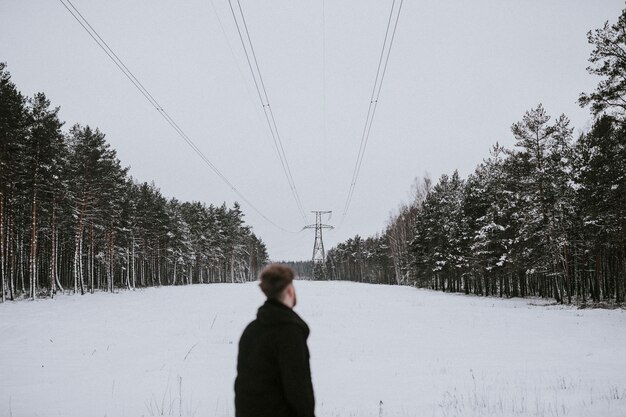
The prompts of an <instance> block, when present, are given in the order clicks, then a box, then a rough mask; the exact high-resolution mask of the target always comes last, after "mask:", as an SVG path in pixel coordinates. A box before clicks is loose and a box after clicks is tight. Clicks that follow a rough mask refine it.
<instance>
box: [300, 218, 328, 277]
mask: <svg viewBox="0 0 626 417" xmlns="http://www.w3.org/2000/svg"><path fill="white" fill-rule="evenodd" d="M311 213H315V224H310V225H308V226H304V227H303V229H315V243H314V244H313V258H312V260H313V279H325V278H326V277H327V271H326V252H325V251H324V241H323V240H322V230H323V229H334V227H333V226H331V225H329V224H323V223H322V215H323V214H328V215H330V214H331V213H332V211H312V212H311Z"/></svg>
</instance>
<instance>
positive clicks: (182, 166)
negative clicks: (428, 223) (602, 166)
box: [0, 0, 624, 260]
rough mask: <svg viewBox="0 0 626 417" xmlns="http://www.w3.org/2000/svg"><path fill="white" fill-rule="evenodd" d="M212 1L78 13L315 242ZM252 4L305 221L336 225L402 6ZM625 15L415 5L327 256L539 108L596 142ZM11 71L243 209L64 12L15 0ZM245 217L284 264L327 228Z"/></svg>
mask: <svg viewBox="0 0 626 417" xmlns="http://www.w3.org/2000/svg"><path fill="white" fill-rule="evenodd" d="M212 1H213V3H212ZM212 1H211V0H202V1H196V0H190V1H180V0H107V1H95V0H73V3H74V5H75V6H76V7H77V8H78V9H79V10H80V11H81V13H82V14H83V15H84V16H85V17H86V18H87V19H88V20H89V22H90V23H91V24H92V26H93V27H94V28H95V29H96V30H98V31H99V33H100V35H101V36H102V37H103V38H104V39H105V40H106V41H107V43H108V44H109V45H110V46H111V47H112V48H113V49H114V50H115V51H116V53H117V54H118V55H119V56H120V57H121V58H122V59H123V60H124V62H125V63H126V65H127V66H128V67H129V68H130V69H131V70H132V71H133V72H134V73H135V75H136V76H137V77H138V78H139V80H140V81H141V82H142V83H143V84H144V85H145V86H146V87H147V88H148V90H149V91H150V92H151V93H152V95H153V96H154V97H155V98H156V99H157V100H158V101H159V102H160V103H161V104H162V105H163V107H164V108H165V109H166V110H167V111H168V112H169V113H170V115H171V116H172V117H173V118H174V119H175V120H176V121H177V122H178V124H179V125H180V126H181V127H182V128H183V129H184V130H185V131H186V132H187V134H188V135H189V136H190V137H191V138H192V140H194V141H195V143H196V144H197V145H198V147H199V148H200V149H202V151H203V152H204V153H205V154H206V155H207V156H208V157H209V159H210V160H211V161H212V162H213V163H214V164H215V165H216V166H217V167H218V168H219V169H220V170H221V171H222V173H223V174H224V175H225V176H226V177H227V178H228V179H229V180H230V181H231V182H232V183H233V184H234V185H235V187H237V188H238V190H239V191H240V192H241V193H242V194H244V195H245V196H246V197H247V198H248V199H249V200H250V201H251V202H252V203H253V204H254V205H255V206H257V207H258V208H259V209H260V210H261V211H262V212H263V213H264V214H265V215H266V216H268V217H269V218H271V219H273V220H274V221H275V222H276V223H278V224H279V225H281V226H282V227H284V228H286V229H290V230H295V231H297V230H300V229H301V227H302V226H303V225H302V220H301V218H300V216H299V214H298V210H297V208H296V205H295V203H294V201H293V199H292V197H291V194H290V190H289V187H288V184H287V180H286V179H285V177H284V175H283V173H282V169H281V167H280V163H279V160H278V157H277V155H276V153H275V151H274V148H273V145H272V142H271V138H270V136H269V130H268V128H267V126H266V125H265V122H264V120H263V119H262V109H261V106H260V103H259V101H258V98H257V97H256V92H255V91H254V85H253V83H252V79H251V76H250V73H249V70H248V67H247V63H246V61H245V57H244V54H243V50H242V48H241V44H240V42H239V39H238V35H237V32H236V30H235V26H234V22H233V19H232V16H231V15H230V9H229V7H228V1H227V0H212ZM324 3H325V4H324ZM241 4H242V6H243V9H244V13H245V14H246V20H247V22H248V25H249V29H250V32H251V36H252V40H253V43H254V47H255V50H256V53H257V57H258V60H259V64H260V68H261V72H262V74H263V77H264V81H265V84H266V87H267V92H268V95H269V99H270V103H271V106H272V108H273V109H274V114H275V116H276V119H277V124H278V128H279V130H280V133H281V136H282V139H283V143H284V147H285V153H286V155H287V158H288V160H289V163H290V165H291V169H292V172H293V177H294V180H295V184H296V187H297V189H298V191H299V193H300V196H301V198H302V202H303V205H304V209H305V210H306V211H307V213H308V212H309V211H310V210H333V211H334V215H333V217H332V219H330V224H335V225H336V224H337V223H338V222H339V220H340V217H341V210H342V208H343V205H344V203H345V199H346V196H347V192H348V188H349V185H350V179H351V175H352V169H353V167H354V163H355V160H356V156H357V152H358V148H359V142H360V138H361V130H362V127H363V123H364V121H365V116H366V113H367V107H368V103H369V95H370V92H371V88H372V85H373V81H374V76H375V72H376V65H377V63H378V56H379V54H380V48H381V45H382V42H383V36H384V32H385V27H386V20H387V17H388V13H389V9H390V6H391V0H384V1H383V0H351V1H347V0H344V1H332V0H325V1H323V0H315V1H296V0H271V1H270V0H241ZM213 6H214V7H215V11H217V14H216V13H215V11H214V8H213ZM323 6H324V9H325V13H324V15H325V17H326V18H325V19H323V13H322V10H323ZM622 8H624V2H623V1H618V0H584V1H583V0H523V1H522V0H516V1H514V0H507V1H505V0H473V1H467V0H405V1H404V6H403V9H402V14H401V16H400V22H399V25H398V31H397V34H396V40H395V43H394V47H393V51H392V53H391V58H390V62H389V69H388V71H387V75H386V78H385V82H384V85H383V89H382V93H381V98H380V101H379V105H378V110H377V114H376V118H375V120H374V125H373V128H372V132H371V136H370V140H369V144H368V148H367V151H366V154H365V159H364V162H363V168H362V170H361V176H360V178H359V182H358V184H357V186H356V191H355V195H354V199H353V201H352V205H351V207H350V211H349V213H348V215H347V217H346V219H345V222H344V224H343V226H342V227H341V228H340V229H338V230H334V231H329V232H327V233H326V234H325V246H326V248H327V249H328V248H330V247H331V246H333V245H334V244H335V243H337V242H339V241H343V240H345V239H347V238H348V237H351V236H354V235H355V234H357V233H358V234H360V235H361V236H368V235H371V234H374V233H376V232H378V231H380V230H382V229H383V228H384V226H385V224H386V222H387V220H388V218H389V214H390V212H392V211H393V210H394V209H395V208H396V207H397V206H398V205H399V204H400V203H401V202H402V201H406V200H407V199H408V198H409V190H410V188H411V184H412V182H413V179H414V178H415V177H417V176H423V175H424V173H426V172H428V173H430V175H431V177H433V178H434V179H436V178H437V177H439V176H440V175H441V174H442V173H451V172H452V171H453V170H454V169H458V170H459V172H460V173H461V175H463V176H464V177H465V176H467V175H468V174H469V173H470V172H472V170H473V169H474V168H475V166H476V165H477V164H478V163H479V162H480V161H481V160H482V159H483V158H485V157H487V155H488V151H489V148H490V146H491V145H492V144H494V143H495V142H496V141H498V142H500V143H501V144H503V145H505V146H512V144H513V138H512V135H511V133H510V126H511V124H512V123H514V122H516V121H518V120H520V119H521V117H522V115H523V114H524V112H525V111H526V110H528V109H530V108H532V107H534V106H536V105H537V104H538V103H540V102H541V103H543V105H544V107H545V108H546V110H547V111H548V113H549V114H551V115H552V116H553V117H556V116H558V115H559V114H561V113H565V114H566V115H567V116H568V117H569V118H570V119H571V121H572V125H573V126H574V127H575V128H576V132H579V131H586V130H587V129H588V128H589V126H590V121H591V117H590V115H589V111H588V109H581V108H579V107H578V105H577V104H576V99H577V97H578V95H579V93H580V92H582V91H590V90H591V89H593V88H594V86H595V85H596V83H597V81H598V79H596V78H594V77H593V76H591V75H588V74H587V72H586V71H585V68H586V67H587V65H588V62H587V58H588V56H589V52H590V51H591V47H590V46H589V45H588V44H587V41H586V33H587V31H588V30H590V29H593V28H597V27H600V26H601V25H602V24H603V23H604V22H605V21H606V20H610V21H615V20H616V19H617V17H618V16H619V14H620V12H621V9H622ZM218 16H219V20H218ZM220 20H221V22H222V24H223V27H224V32H225V33H224V32H222V29H221V27H220V24H219V22H220ZM324 28H325V34H326V36H325V38H326V48H325V51H326V53H325V59H323V58H324V53H323V51H324V48H323V39H324V36H323V34H324ZM229 45H230V46H229ZM0 61H4V62H7V64H8V69H9V71H10V72H11V74H12V76H13V80H14V81H15V83H16V84H17V86H18V88H19V89H20V90H21V91H22V92H23V93H24V94H27V95H29V96H30V95H33V94H34V93H35V92H38V91H43V92H45V93H46V94H47V95H48V97H49V98H50V99H51V100H52V103H53V105H55V106H57V105H58V106H61V112H60V115H61V118H62V120H64V121H66V123H67V125H66V128H67V127H69V126H71V125H72V124H74V123H81V124H88V125H90V126H92V127H99V128H100V129H101V130H102V131H103V132H105V133H106V135H107V140H108V141H109V142H110V143H111V144H112V146H113V147H114V148H115V149H116V150H117V152H118V156H119V158H120V160H121V161H122V164H123V165H125V166H130V167H131V174H132V175H133V176H134V177H135V178H137V179H139V180H141V181H152V180H153V181H154V182H155V183H156V185H157V186H158V187H160V189H161V191H162V192H163V194H164V195H165V196H167V197H174V196H175V197H177V198H178V199H181V200H199V201H203V202H206V203H207V204H208V203H214V204H221V203H222V202H223V201H226V202H227V203H228V204H229V205H230V204H232V203H233V201H235V200H237V196H236V195H235V194H234V193H233V191H232V190H230V188H229V187H227V186H226V185H224V183H222V182H221V180H220V179H218V178H217V176H216V175H215V174H213V173H212V172H211V171H209V169H208V168H207V167H206V166H205V165H204V164H203V163H202V162H201V160H200V158H199V157H198V156H197V155H195V154H194V153H193V152H192V151H191V150H190V148H189V147H188V146H187V145H186V144H185V143H184V142H183V141H182V139H180V138H179V137H178V136H177V135H176V134H175V133H174V131H173V130H172V129H171V128H170V126H169V125H167V124H166V123H165V121H164V120H163V119H162V118H161V117H160V116H159V114H158V113H157V112H156V111H155V109H154V108H152V107H151V106H150V105H149V104H148V103H147V101H146V100H145V99H144V98H143V97H142V96H141V95H140V94H139V92H138V91H137V90H135V89H134V87H133V86H132V84H130V82H129V81H128V80H127V79H126V78H125V77H124V76H123V75H122V73H121V72H120V71H119V70H118V69H117V68H116V67H115V66H114V64H113V63H112V62H111V61H110V60H109V59H108V57H107V56H106V55H105V54H104V53H103V52H102V51H101V50H100V49H99V48H98V47H97V45H96V44H95V43H94V41H93V40H92V39H91V38H90V37H89V36H88V35H87V33H86V32H84V31H83V29H82V28H81V27H80V26H79V25H78V23H77V22H76V21H75V20H73V18H72V17H71V15H70V14H69V13H68V12H67V11H66V9H65V8H64V7H63V6H62V4H61V3H60V2H59V1H56V0H29V1H23V0H2V1H0ZM324 62H325V63H326V64H325V67H324ZM324 73H325V74H326V77H325V79H326V83H325V88H324V82H323V80H324V77H323V74H324ZM324 91H325V95H324ZM324 102H325V103H326V105H325V106H324ZM324 115H325V118H326V133H324ZM242 206H243V209H244V212H245V213H246V220H247V222H248V223H249V224H251V225H252V226H253V228H254V231H255V232H256V233H257V235H259V236H260V237H261V238H262V239H263V240H264V241H265V242H266V243H267V245H268V249H269V251H270V256H271V257H272V259H274V260H280V259H292V260H297V259H308V258H310V256H311V252H312V246H313V232H312V231H305V232H302V233H299V234H289V233H285V232H283V231H281V230H278V229H276V228H275V227H274V226H272V225H270V224H268V223H267V222H266V221H265V220H263V219H262V218H261V217H260V216H259V215H257V214H256V213H255V212H254V211H253V210H252V209H251V208H250V207H248V206H246V205H245V204H242ZM308 220H309V222H313V221H314V217H313V216H311V215H310V214H309V219H308Z"/></svg>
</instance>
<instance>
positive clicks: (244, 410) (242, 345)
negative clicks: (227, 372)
mask: <svg viewBox="0 0 626 417" xmlns="http://www.w3.org/2000/svg"><path fill="white" fill-rule="evenodd" d="M308 336H309V327H308V326H307V325H306V323H305V322H304V321H303V320H302V319H301V318H300V316H298V315H297V314H296V313H295V312H294V311H293V310H292V309H290V308H289V307H287V306H285V305H284V304H282V303H281V302H278V301H273V300H268V301H266V302H265V304H263V305H262V306H261V307H260V308H259V311H258V313H257V318H256V320H254V321H253V322H252V323H250V324H249V325H248V327H246V329H245V330H244V332H243V334H242V335H241V340H240V341H239V355H238V357H237V379H236V380H235V415H236V417H314V409H315V400H314V398H313V386H312V385H311V370H310V367H309V349H308V347H307V344H306V340H307V338H308Z"/></svg>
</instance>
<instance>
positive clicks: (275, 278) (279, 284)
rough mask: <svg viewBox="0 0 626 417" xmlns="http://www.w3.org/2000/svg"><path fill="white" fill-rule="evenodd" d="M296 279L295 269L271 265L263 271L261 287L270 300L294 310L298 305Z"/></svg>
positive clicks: (260, 277)
mask: <svg viewBox="0 0 626 417" xmlns="http://www.w3.org/2000/svg"><path fill="white" fill-rule="evenodd" d="M294 277H295V273H294V271H293V269H291V268H289V267H288V266H287V265H282V264H270V265H268V266H266V267H265V268H263V270H262V271H261V274H260V276H259V279H260V281H261V283H260V284H259V286H260V287H261V291H263V293H264V294H265V296H266V297H267V298H268V299H269V300H277V301H280V302H281V303H283V304H285V305H286V306H287V307H289V308H293V307H294V306H295V305H296V303H297V299H296V290H295V289H294V287H293V279H294Z"/></svg>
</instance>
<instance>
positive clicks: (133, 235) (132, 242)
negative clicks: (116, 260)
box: [131, 233, 136, 290]
mask: <svg viewBox="0 0 626 417" xmlns="http://www.w3.org/2000/svg"><path fill="white" fill-rule="evenodd" d="M131 244H132V248H131V250H132V267H133V275H132V277H133V279H132V283H133V290H134V289H135V279H136V274H135V267H136V263H135V262H136V261H135V234H134V233H133V234H132V238H131Z"/></svg>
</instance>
